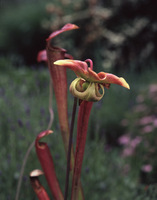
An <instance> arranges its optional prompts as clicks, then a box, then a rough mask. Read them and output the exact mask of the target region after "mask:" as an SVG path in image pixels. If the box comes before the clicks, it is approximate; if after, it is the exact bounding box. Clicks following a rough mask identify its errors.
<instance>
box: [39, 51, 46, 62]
mask: <svg viewBox="0 0 157 200" xmlns="http://www.w3.org/2000/svg"><path fill="white" fill-rule="evenodd" d="M37 61H38V62H41V61H45V62H47V53H46V50H42V51H39V53H38V55H37Z"/></svg>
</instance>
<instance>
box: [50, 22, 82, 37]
mask: <svg viewBox="0 0 157 200" xmlns="http://www.w3.org/2000/svg"><path fill="white" fill-rule="evenodd" d="M78 28H79V27H78V26H76V25H75V24H70V23H69V24H66V25H65V26H63V28H62V29H60V30H57V31H55V32H53V33H52V34H51V35H50V36H49V37H48V38H47V41H49V40H51V39H52V38H54V37H56V36H57V35H59V34H60V33H63V32H65V31H69V30H73V29H78Z"/></svg>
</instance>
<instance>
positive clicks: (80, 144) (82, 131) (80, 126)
mask: <svg viewBox="0 0 157 200" xmlns="http://www.w3.org/2000/svg"><path fill="white" fill-rule="evenodd" d="M92 105H93V102H88V101H83V102H82V103H81V105H80V108H79V114H78V122H77V143H76V152H75V166H74V174H73V181H72V194H71V200H77V199H78V191H79V186H80V176H81V168H82V162H83V155H84V150H85V144H86V136H87V129H88V121H89V116H90V111H91V108H92Z"/></svg>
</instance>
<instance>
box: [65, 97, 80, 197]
mask: <svg viewBox="0 0 157 200" xmlns="http://www.w3.org/2000/svg"><path fill="white" fill-rule="evenodd" d="M76 107H77V98H76V97H74V104H73V112H72V119H71V126H70V135H69V146H68V155H67V171H66V181H65V193H64V200H67V198H68V189H69V174H70V160H71V148H72V140H73V129H74V122H75V115H76Z"/></svg>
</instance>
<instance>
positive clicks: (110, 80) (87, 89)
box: [54, 59, 130, 200]
mask: <svg viewBox="0 0 157 200" xmlns="http://www.w3.org/2000/svg"><path fill="white" fill-rule="evenodd" d="M87 63H89V64H90V67H88V64H87ZM54 64H55V65H59V66H64V67H67V68H69V69H71V70H73V71H74V72H75V74H76V75H77V76H78V78H76V79H75V80H74V81H73V82H72V83H71V85H70V92H71V93H72V94H73V96H74V97H77V98H78V99H81V100H83V101H82V103H81V104H80V108H79V113H78V121H77V140H76V150H75V167H74V173H73V180H72V192H71V200H78V192H79V184H80V176H81V168H82V162H83V155H84V149H85V144H86V136H87V130H88V121H89V117H90V112H91V109H92V105H93V102H95V101H99V100H100V99H101V98H102V97H103V96H104V93H105V91H104V87H106V88H109V87H110V84H117V85H120V86H123V87H125V88H127V89H130V87H129V84H128V83H127V82H126V81H125V79H124V78H122V77H117V76H115V75H113V74H110V73H105V72H99V73H96V72H94V71H93V62H92V60H90V59H87V60H85V61H84V62H83V61H79V60H69V59H64V60H58V61H56V62H55V63H54ZM100 90H102V91H101V92H100Z"/></svg>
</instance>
